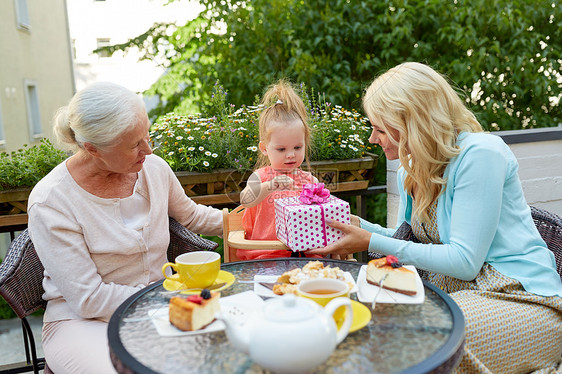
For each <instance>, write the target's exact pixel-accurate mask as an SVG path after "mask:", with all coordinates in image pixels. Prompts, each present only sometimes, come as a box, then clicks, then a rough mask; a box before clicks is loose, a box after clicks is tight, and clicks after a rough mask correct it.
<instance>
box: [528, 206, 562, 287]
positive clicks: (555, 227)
mask: <svg viewBox="0 0 562 374" xmlns="http://www.w3.org/2000/svg"><path fill="white" fill-rule="evenodd" d="M531 216H532V217H533V221H535V226H536V227H537V230H539V233H540V234H541V237H542V239H543V240H544V241H545V243H546V246H547V247H548V249H550V250H551V251H552V253H554V258H555V259H556V271H558V274H560V280H562V218H561V217H559V216H557V215H556V214H553V213H550V212H548V211H546V210H544V209H541V208H537V207H534V206H532V207H531Z"/></svg>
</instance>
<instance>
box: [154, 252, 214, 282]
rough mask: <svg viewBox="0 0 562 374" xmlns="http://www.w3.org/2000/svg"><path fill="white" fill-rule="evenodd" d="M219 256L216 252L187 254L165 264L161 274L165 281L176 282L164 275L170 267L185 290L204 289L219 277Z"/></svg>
mask: <svg viewBox="0 0 562 374" xmlns="http://www.w3.org/2000/svg"><path fill="white" fill-rule="evenodd" d="M220 265H221V256H220V254H218V253H217V252H211V251H196V252H188V253H184V254H181V255H179V256H178V257H176V260H175V262H167V263H165V264H164V266H162V274H163V275H164V277H166V279H170V280H173V281H177V280H178V279H177V278H175V279H174V278H173V277H171V276H170V275H168V274H166V268H168V267H171V268H172V269H174V271H175V272H176V273H178V276H179V281H180V282H181V283H183V284H184V285H185V288H205V287H209V286H210V285H212V284H213V283H214V282H215V280H216V279H217V276H218V275H219V271H220Z"/></svg>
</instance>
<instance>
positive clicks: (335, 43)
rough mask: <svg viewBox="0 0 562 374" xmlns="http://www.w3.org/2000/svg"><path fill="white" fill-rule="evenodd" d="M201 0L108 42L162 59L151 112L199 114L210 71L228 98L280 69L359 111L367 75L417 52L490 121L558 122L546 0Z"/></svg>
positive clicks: (489, 124)
mask: <svg viewBox="0 0 562 374" xmlns="http://www.w3.org/2000/svg"><path fill="white" fill-rule="evenodd" d="M200 3H201V4H202V5H203V6H204V7H205V10H204V11H203V12H201V14H200V15H199V16H198V17H197V18H196V19H194V20H192V21H190V22H188V23H187V24H186V25H185V26H183V27H179V28H176V29H172V28H171V26H170V27H165V26H163V25H155V27H154V28H153V29H151V30H149V31H148V32H147V33H146V34H145V35H144V36H143V38H136V40H131V41H130V42H129V43H128V44H125V45H121V46H119V48H121V49H123V48H126V47H128V46H131V45H140V46H141V47H144V49H145V51H146V53H147V55H146V57H147V58H150V57H151V54H154V53H160V54H161V55H165V56H166V58H167V61H168V73H167V74H166V75H164V76H162V77H161V78H160V80H159V81H158V82H156V83H155V84H154V85H153V86H152V87H151V88H150V90H149V91H148V92H146V93H147V94H150V95H153V94H157V95H159V96H160V98H161V99H162V103H161V105H160V106H159V107H158V108H156V109H155V110H154V111H152V112H151V117H152V118H153V119H155V118H157V117H158V116H161V115H164V114H166V113H168V112H171V111H174V112H176V113H185V114H187V113H193V111H194V110H200V111H202V112H205V111H206V104H205V103H208V102H210V95H211V92H212V88H213V85H214V83H215V82H216V81H217V80H219V81H220V82H221V84H222V85H223V86H224V87H225V89H226V90H227V91H228V92H229V94H230V97H229V102H230V103H232V104H235V105H237V106H238V105H242V104H252V103H255V98H256V95H261V94H262V93H263V91H264V89H265V88H266V87H267V86H268V85H269V84H271V83H273V82H274V81H275V80H277V79H278V78H280V77H287V78H289V79H291V80H292V81H294V82H303V83H305V84H306V85H307V86H308V87H311V88H314V89H315V90H316V91H317V92H321V93H323V94H324V95H325V98H326V100H327V101H330V102H332V103H335V104H339V105H342V106H344V107H349V108H356V109H360V99H361V95H362V92H363V90H364V89H365V87H366V86H367V85H368V84H369V83H370V82H371V81H372V80H373V78H374V77H375V76H376V75H378V74H380V73H381V72H383V71H384V70H386V69H388V68H390V67H392V66H394V65H397V64H399V63H402V62H405V61H420V62H424V63H427V64H429V65H431V66H432V67H434V68H435V69H437V70H438V71H440V72H441V73H444V74H445V75H447V76H448V77H449V78H450V80H451V81H452V82H453V83H455V84H456V85H457V86H458V88H459V89H460V91H463V92H464V93H465V94H466V100H467V103H468V105H469V106H470V107H471V108H472V109H473V110H474V111H475V112H476V113H477V115H478V117H479V119H480V120H481V122H482V124H483V125H484V126H485V127H486V128H487V129H489V130H508V129H518V128H530V127H548V126H556V125H557V124H559V123H561V122H562V115H561V111H560V104H559V100H560V97H561V95H562V94H561V87H562V76H561V64H562V56H561V51H562V48H561V41H562V37H561V35H560V32H561V31H560V30H562V18H561V16H562V11H561V9H562V7H560V6H559V4H556V1H554V0H549V1H546V0H491V1H490V0H450V1H449V0H447V1H444V0H410V1H408V0H315V1H305V0H252V1H236V0H221V1H218V0H200ZM172 30H174V31H173V32H172ZM155 45H158V46H157V47H155Z"/></svg>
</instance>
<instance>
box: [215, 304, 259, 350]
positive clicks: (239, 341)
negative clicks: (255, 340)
mask: <svg viewBox="0 0 562 374" xmlns="http://www.w3.org/2000/svg"><path fill="white" fill-rule="evenodd" d="M215 318H216V319H218V320H220V321H222V322H223V323H224V326H225V332H226V337H227V338H228V340H229V341H230V344H232V345H233V346H234V348H236V349H237V350H239V351H242V352H244V353H246V354H249V353H250V334H249V328H248V326H246V325H244V324H241V323H239V322H238V321H235V320H234V319H233V318H232V317H230V316H228V315H226V314H224V313H217V314H216V315H215Z"/></svg>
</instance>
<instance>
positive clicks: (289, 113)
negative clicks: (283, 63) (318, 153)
mask: <svg viewBox="0 0 562 374" xmlns="http://www.w3.org/2000/svg"><path fill="white" fill-rule="evenodd" d="M261 103H262V104H263V105H264V106H265V109H264V110H263V111H262V112H261V114H260V120H259V136H260V142H263V143H264V144H267V143H269V141H270V139H271V133H272V131H273V129H275V128H276V127H279V126H284V125H285V124H286V123H288V122H293V121H301V122H302V126H303V131H304V141H305V162H306V165H307V166H308V168H309V169H310V163H309V153H310V151H309V149H310V139H311V132H310V127H309V126H308V114H307V111H306V107H305V105H304V102H303V101H302V99H301V97H300V96H299V95H298V94H297V92H296V90H295V89H294V88H293V86H292V85H291V84H290V83H289V82H288V81H286V80H284V79H281V80H279V81H278V82H277V83H275V84H273V85H271V86H269V88H268V89H267V91H266V93H265V94H264V96H263V98H262V100H261ZM266 165H269V159H268V158H267V157H266V156H264V155H263V154H262V153H259V154H258V161H257V164H256V168H260V167H263V166H266Z"/></svg>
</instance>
